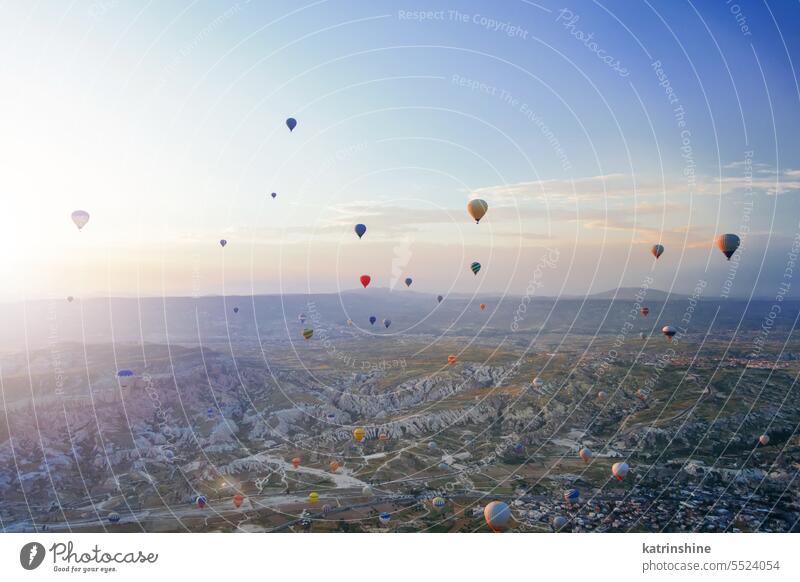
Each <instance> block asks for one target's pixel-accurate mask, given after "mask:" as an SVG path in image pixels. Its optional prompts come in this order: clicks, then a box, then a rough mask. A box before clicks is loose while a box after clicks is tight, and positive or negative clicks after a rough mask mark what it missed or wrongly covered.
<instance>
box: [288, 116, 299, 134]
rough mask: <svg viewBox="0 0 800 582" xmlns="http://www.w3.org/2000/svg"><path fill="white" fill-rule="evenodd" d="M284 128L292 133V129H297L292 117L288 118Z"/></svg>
mask: <svg viewBox="0 0 800 582" xmlns="http://www.w3.org/2000/svg"><path fill="white" fill-rule="evenodd" d="M286 127H288V128H289V131H294V128H295V127H297V120H296V119H295V118H294V117H290V118H289V119H287V120H286Z"/></svg>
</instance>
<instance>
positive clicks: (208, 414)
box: [206, 408, 214, 418]
mask: <svg viewBox="0 0 800 582" xmlns="http://www.w3.org/2000/svg"><path fill="white" fill-rule="evenodd" d="M206 418H214V409H213V408H209V409H208V410H206Z"/></svg>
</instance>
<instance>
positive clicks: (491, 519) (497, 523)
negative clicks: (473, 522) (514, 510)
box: [483, 501, 511, 532]
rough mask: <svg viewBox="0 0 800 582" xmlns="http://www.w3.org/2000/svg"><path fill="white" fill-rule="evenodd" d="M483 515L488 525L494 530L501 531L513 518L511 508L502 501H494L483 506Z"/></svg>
mask: <svg viewBox="0 0 800 582" xmlns="http://www.w3.org/2000/svg"><path fill="white" fill-rule="evenodd" d="M483 517H484V519H486V525H488V526H489V529H491V530H492V531H493V532H501V531H503V530H504V529H505V528H506V525H507V524H508V520H509V519H511V509H509V507H508V505H506V504H505V503H503V502H502V501H492V502H491V503H490V504H489V505H487V506H486V507H484V508H483Z"/></svg>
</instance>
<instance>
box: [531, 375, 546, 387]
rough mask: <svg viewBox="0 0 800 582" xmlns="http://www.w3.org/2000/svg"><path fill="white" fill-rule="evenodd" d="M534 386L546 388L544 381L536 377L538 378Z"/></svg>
mask: <svg viewBox="0 0 800 582" xmlns="http://www.w3.org/2000/svg"><path fill="white" fill-rule="evenodd" d="M533 385H534V386H544V380H542V379H541V378H539V377H536V378H534V379H533Z"/></svg>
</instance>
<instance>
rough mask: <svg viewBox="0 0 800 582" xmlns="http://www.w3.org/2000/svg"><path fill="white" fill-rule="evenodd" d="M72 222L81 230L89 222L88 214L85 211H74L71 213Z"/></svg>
mask: <svg viewBox="0 0 800 582" xmlns="http://www.w3.org/2000/svg"><path fill="white" fill-rule="evenodd" d="M72 222H74V223H75V226H77V227H78V230H81V229H82V228H83V227H84V226H86V223H87V222H89V213H88V212H86V211H85V210H76V211H75V212H73V213H72Z"/></svg>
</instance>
